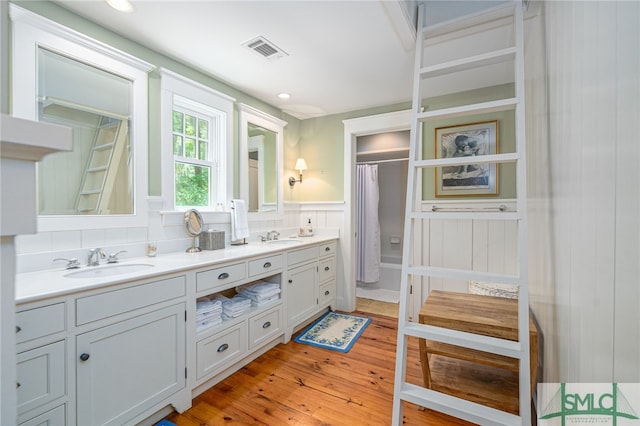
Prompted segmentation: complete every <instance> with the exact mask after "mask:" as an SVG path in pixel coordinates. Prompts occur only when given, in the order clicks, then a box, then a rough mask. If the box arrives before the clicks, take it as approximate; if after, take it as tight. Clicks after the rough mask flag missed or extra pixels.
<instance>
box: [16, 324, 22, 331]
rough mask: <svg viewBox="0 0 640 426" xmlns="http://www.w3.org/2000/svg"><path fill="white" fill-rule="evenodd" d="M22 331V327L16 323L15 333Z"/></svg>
mask: <svg viewBox="0 0 640 426" xmlns="http://www.w3.org/2000/svg"><path fill="white" fill-rule="evenodd" d="M21 331H22V328H21V327H20V326H19V325H16V333H20V332H21Z"/></svg>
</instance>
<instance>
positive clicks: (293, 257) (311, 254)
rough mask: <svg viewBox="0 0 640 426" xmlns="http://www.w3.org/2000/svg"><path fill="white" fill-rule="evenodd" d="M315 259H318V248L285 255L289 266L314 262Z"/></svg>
mask: <svg viewBox="0 0 640 426" xmlns="http://www.w3.org/2000/svg"><path fill="white" fill-rule="evenodd" d="M317 257H318V246H314V247H309V248H304V249H300V250H295V251H290V252H289V253H287V260H288V261H289V266H291V265H295V264H296V263H302V262H306V261H309V260H314V259H316V258H317Z"/></svg>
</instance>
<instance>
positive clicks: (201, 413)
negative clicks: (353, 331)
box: [167, 312, 470, 426]
mask: <svg viewBox="0 0 640 426" xmlns="http://www.w3.org/2000/svg"><path fill="white" fill-rule="evenodd" d="M355 314H356V315H357V314H360V315H365V316H368V317H370V318H371V319H372V322H371V324H369V326H368V327H367V329H366V330H365V331H364V333H363V334H362V335H361V336H360V338H359V340H358V341H357V342H356V344H355V345H354V346H353V348H352V349H351V351H350V352H348V353H346V354H344V353H341V352H336V351H329V350H326V349H321V348H316V347H313V346H308V345H302V344H299V343H295V342H294V341H293V340H292V341H291V342H289V343H288V344H286V345H278V346H276V347H275V348H274V349H272V350H270V351H269V352H267V353H266V354H264V355H262V356H261V357H259V358H257V359H256V360H255V361H253V362H251V363H250V364H248V365H247V366H245V367H244V368H242V369H240V370H239V371H237V372H236V373H234V374H233V375H231V376H230V377H228V378H227V379H225V380H223V381H221V382H220V383H218V384H217V385H216V386H214V387H213V388H211V389H209V390H208V391H206V392H205V393H203V394H202V395H200V396H198V397H197V398H195V399H194V401H193V407H192V408H191V409H190V410H188V411H186V412H185V413H183V414H177V413H174V414H172V415H170V416H169V417H167V420H169V421H171V422H173V423H176V424H177V425H178V426H209V425H210V426H213V425H222V424H224V425H269V426H276V425H336V426H340V425H348V426H358V425H376V426H377V425H389V424H391V412H392V403H393V380H394V369H395V347H396V331H397V320H396V319H395V318H391V317H386V316H382V315H376V314H370V313H364V312H356V313H355ZM409 353H410V357H409V361H408V367H407V380H408V381H411V382H415V383H417V384H421V383H422V372H421V367H420V360H419V356H418V344H417V340H414V341H411V342H410V347H409ZM404 424H406V425H425V424H428V425H435V426H447V425H469V424H470V423H467V422H464V421H462V420H459V419H455V418H452V417H449V416H445V415H444V414H441V413H437V412H434V411H430V410H424V411H421V410H420V409H419V408H418V407H417V406H415V405H412V404H408V403H406V404H405V408H404Z"/></svg>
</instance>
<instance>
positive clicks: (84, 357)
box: [80, 352, 89, 361]
mask: <svg viewBox="0 0 640 426" xmlns="http://www.w3.org/2000/svg"><path fill="white" fill-rule="evenodd" d="M88 359H89V354H88V353H86V352H85V353H83V354H82V355H80V360H81V361H86V360H88Z"/></svg>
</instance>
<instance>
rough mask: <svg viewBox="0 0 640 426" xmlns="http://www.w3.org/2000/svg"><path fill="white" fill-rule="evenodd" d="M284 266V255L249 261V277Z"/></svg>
mask: <svg viewBox="0 0 640 426" xmlns="http://www.w3.org/2000/svg"><path fill="white" fill-rule="evenodd" d="M283 264H284V255H282V254H278V255H275V256H269V257H263V258H261V259H256V260H251V261H250V262H249V276H250V277H253V276H256V275H262V274H265V273H267V272H269V271H273V270H277V269H282V265H283Z"/></svg>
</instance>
